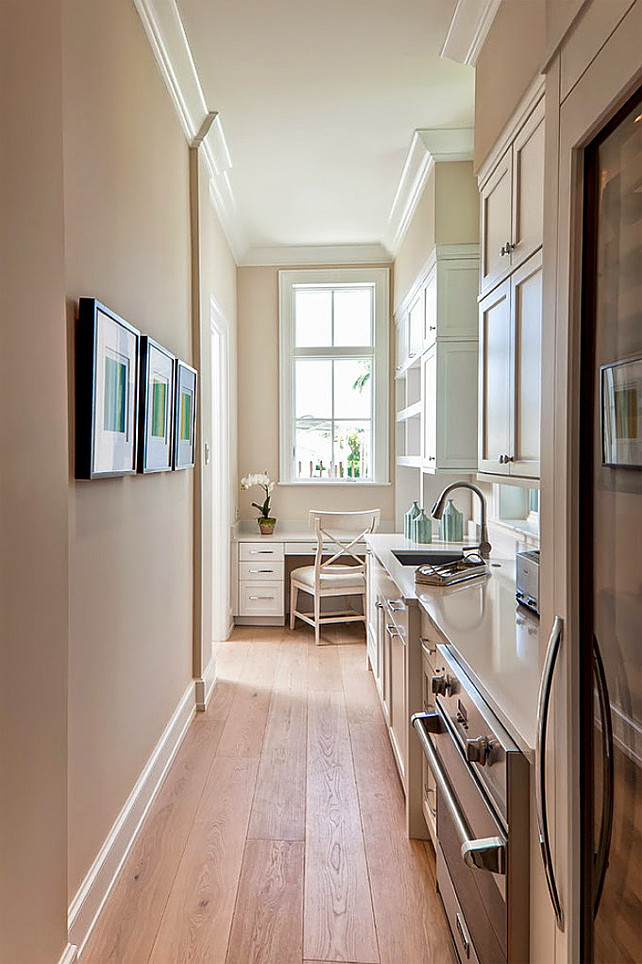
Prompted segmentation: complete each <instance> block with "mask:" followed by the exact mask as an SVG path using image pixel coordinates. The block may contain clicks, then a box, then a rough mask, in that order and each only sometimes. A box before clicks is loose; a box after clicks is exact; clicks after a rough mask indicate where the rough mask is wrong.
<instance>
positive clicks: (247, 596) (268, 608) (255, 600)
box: [239, 580, 285, 616]
mask: <svg viewBox="0 0 642 964" xmlns="http://www.w3.org/2000/svg"><path fill="white" fill-rule="evenodd" d="M284 611H285V609H284V604H283V581H282V580H281V581H279V582H244V581H241V582H240V583H239V616H282V615H283V613H284Z"/></svg>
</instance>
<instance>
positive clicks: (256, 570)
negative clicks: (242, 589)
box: [248, 569, 274, 576]
mask: <svg viewBox="0 0 642 964" xmlns="http://www.w3.org/2000/svg"><path fill="white" fill-rule="evenodd" d="M248 572H251V573H252V575H253V576H254V575H258V574H259V573H262V572H274V569H248Z"/></svg>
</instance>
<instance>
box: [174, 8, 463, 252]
mask: <svg viewBox="0 0 642 964" xmlns="http://www.w3.org/2000/svg"><path fill="white" fill-rule="evenodd" d="M176 3H177V8H178V13H179V14H180V18H181V20H182V22H183V26H184V29H185V35H186V38H187V43H188V45H189V48H190V50H191V54H192V57H193V61H194V66H195V70H196V74H197V75H198V81H199V82H200V87H201V88H202V91H203V94H204V99H205V103H206V105H207V108H208V109H209V110H216V111H218V112H219V120H220V122H221V125H222V129H223V132H224V135H225V139H226V141H227V145H228V148H229V154H230V157H231V160H232V168H231V169H230V170H229V171H228V172H227V176H228V178H229V185H230V188H231V192H232V196H233V205H231V206H230V205H228V207H230V209H231V210H232V211H233V217H234V219H235V220H236V221H237V224H236V228H237V231H236V234H237V236H238V237H242V238H243V247H244V248H245V251H244V252H240V253H239V252H237V257H238V256H239V254H240V257H239V260H241V261H243V260H247V261H248V263H249V262H251V261H252V250H253V249H254V250H255V249H258V248H261V249H264V248H266V247H267V248H272V247H273V246H282V245H285V246H310V245H314V246H316V245H373V244H377V243H379V244H385V242H386V239H387V237H389V234H390V230H389V216H390V212H391V207H392V204H393V199H394V197H395V193H396V191H397V187H398V185H399V183H400V178H401V175H402V171H403V168H404V163H405V161H406V157H407V155H408V151H409V148H410V145H411V141H412V137H413V132H414V131H415V130H416V129H431V128H444V127H445V128H466V127H472V124H473V101H474V69H473V67H468V66H464V65H462V64H459V63H455V62H454V61H451V60H447V59H443V58H441V57H440V51H441V49H442V47H443V45H444V41H445V39H446V35H447V33H448V29H449V26H450V24H451V20H452V18H453V14H454V12H455V8H456V6H457V4H456V0H397V2H396V3H391V2H390V0H348V2H346V0H324V2H323V3H321V2H315V3H312V2H310V0H298V2H296V0H270V2H269V3H267V2H265V0H245V2H237V3H232V2H229V0H228V2H227V3H223V2H221V0H219V2H214V0H176ZM460 3H461V0H460ZM234 204H235V208H234ZM388 247H389V245H388ZM277 260H278V259H277Z"/></svg>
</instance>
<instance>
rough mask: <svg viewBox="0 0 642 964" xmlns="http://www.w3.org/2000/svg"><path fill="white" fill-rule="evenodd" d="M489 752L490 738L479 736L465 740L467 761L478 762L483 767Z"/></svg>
mask: <svg viewBox="0 0 642 964" xmlns="http://www.w3.org/2000/svg"><path fill="white" fill-rule="evenodd" d="M489 754H490V740H489V739H488V737H487V736H479V737H477V739H476V740H466V759H467V760H468V762H469V763H479V764H480V766H483V767H485V766H486V762H487V760H488V757H489Z"/></svg>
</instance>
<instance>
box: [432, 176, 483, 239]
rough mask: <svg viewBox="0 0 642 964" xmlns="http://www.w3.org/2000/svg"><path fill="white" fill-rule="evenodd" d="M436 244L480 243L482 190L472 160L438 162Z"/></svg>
mask: <svg viewBox="0 0 642 964" xmlns="http://www.w3.org/2000/svg"><path fill="white" fill-rule="evenodd" d="M435 244H479V191H478V190H477V178H476V177H475V172H474V170H473V162H472V161H456V162H450V163H438V164H435Z"/></svg>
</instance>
